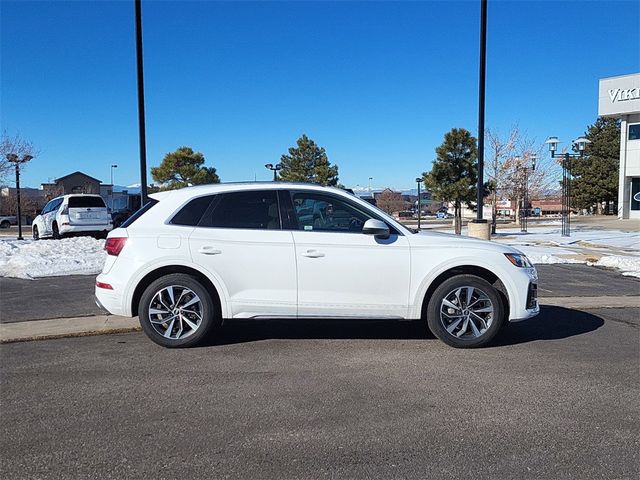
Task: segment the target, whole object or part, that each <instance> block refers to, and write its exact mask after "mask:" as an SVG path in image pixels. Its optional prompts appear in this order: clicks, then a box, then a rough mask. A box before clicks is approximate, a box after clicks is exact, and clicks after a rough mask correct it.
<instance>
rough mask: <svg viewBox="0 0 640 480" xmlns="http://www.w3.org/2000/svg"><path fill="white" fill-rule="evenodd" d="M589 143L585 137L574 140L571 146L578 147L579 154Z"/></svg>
mask: <svg viewBox="0 0 640 480" xmlns="http://www.w3.org/2000/svg"><path fill="white" fill-rule="evenodd" d="M589 143H591V140H589V139H588V138H585V137H580V138H576V139H575V140H574V141H573V144H574V145H576V146H577V147H578V151H579V152H580V153H583V152H584V149H585V147H586V146H587V144H589Z"/></svg>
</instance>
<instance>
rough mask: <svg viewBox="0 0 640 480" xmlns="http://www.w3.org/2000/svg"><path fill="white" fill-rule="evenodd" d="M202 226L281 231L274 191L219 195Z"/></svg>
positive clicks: (204, 218)
mask: <svg viewBox="0 0 640 480" xmlns="http://www.w3.org/2000/svg"><path fill="white" fill-rule="evenodd" d="M220 197H221V198H220V200H219V201H218V202H217V204H216V205H215V207H214V208H212V209H209V211H208V212H207V213H206V214H205V215H204V217H203V218H202V220H201V222H200V224H199V226H201V227H215V228H245V229H253V230H280V210H279V208H278V195H277V194H276V191H275V190H255V191H247V192H233V193H225V194H222V195H220Z"/></svg>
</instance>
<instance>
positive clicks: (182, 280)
mask: <svg viewBox="0 0 640 480" xmlns="http://www.w3.org/2000/svg"><path fill="white" fill-rule="evenodd" d="M151 197H152V200H151V201H150V202H149V203H147V204H146V205H145V206H144V207H143V208H142V209H141V210H139V211H138V212H137V213H136V214H134V216H132V217H131V218H130V219H129V220H128V221H127V222H125V223H124V224H123V225H122V227H121V228H117V229H115V230H113V231H112V232H111V233H110V234H109V236H108V238H107V241H106V244H105V249H106V251H107V253H108V256H107V261H106V264H105V266H104V269H103V271H102V273H101V274H100V275H99V276H98V277H97V279H96V299H97V302H98V304H99V305H100V306H102V307H104V308H106V309H107V310H108V311H109V312H111V313H113V314H115V315H124V316H129V317H130V316H136V315H138V316H139V319H140V324H141V326H142V328H143V330H144V332H145V333H146V334H147V335H148V336H149V338H151V340H153V341H154V342H156V343H158V344H160V345H164V346H166V347H178V346H189V345H194V344H197V343H198V342H200V341H201V340H202V339H203V338H204V337H205V336H206V335H207V334H209V333H210V332H211V331H212V329H213V328H214V327H216V326H218V325H219V324H220V323H221V322H222V321H223V319H224V320H227V319H239V318H299V319H304V318H339V319H354V318H368V319H398V320H404V319H421V320H425V319H426V321H427V323H428V326H429V328H430V329H431V331H432V332H433V333H434V334H435V335H436V336H438V337H439V338H440V339H441V340H442V341H444V342H445V343H447V344H449V345H451V346H454V347H478V346H481V345H485V344H487V343H488V342H490V341H491V340H492V339H493V338H494V337H495V335H496V334H497V333H498V331H499V330H500V327H502V325H503V324H504V323H505V322H506V321H517V320H523V319H526V318H530V317H533V316H535V315H536V314H537V313H538V311H539V307H538V303H537V298H536V297H537V278H538V277H537V273H536V270H535V268H534V267H533V266H532V265H531V264H530V263H529V260H528V259H527V258H526V257H525V256H524V255H523V254H522V253H521V252H519V251H518V250H515V249H513V248H510V247H507V246H504V245H499V244H496V243H492V242H488V241H481V240H476V239H471V238H467V237H460V236H455V235H448V234H444V233H437V232H430V231H423V232H420V233H414V232H413V231H411V230H409V229H407V228H406V227H404V226H403V225H401V224H400V223H398V222H397V221H396V220H394V219H393V218H392V217H390V216H388V215H387V214H385V213H384V212H382V211H380V210H378V209H377V208H375V207H373V206H372V205H371V204H369V203H367V202H365V201H363V200H360V199H359V198H357V197H355V196H354V195H351V194H349V193H347V192H345V191H342V190H339V189H336V188H325V187H319V186H316V185H309V184H295V183H284V182H272V183H269V184H261V183H246V184H219V185H203V186H197V187H189V188H184V189H181V190H174V191H169V192H161V193H156V194H154V195H152V196H151Z"/></svg>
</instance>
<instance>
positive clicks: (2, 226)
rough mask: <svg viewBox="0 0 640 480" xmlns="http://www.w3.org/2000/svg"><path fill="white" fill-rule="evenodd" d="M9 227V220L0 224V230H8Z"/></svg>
mask: <svg viewBox="0 0 640 480" xmlns="http://www.w3.org/2000/svg"><path fill="white" fill-rule="evenodd" d="M10 226H11V222H10V221H9V220H3V221H2V223H0V228H9V227H10Z"/></svg>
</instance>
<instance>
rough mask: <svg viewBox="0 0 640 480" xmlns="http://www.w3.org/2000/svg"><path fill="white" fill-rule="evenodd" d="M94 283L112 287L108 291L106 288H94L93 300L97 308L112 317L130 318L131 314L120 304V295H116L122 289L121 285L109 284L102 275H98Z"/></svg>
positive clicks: (121, 296)
mask: <svg viewBox="0 0 640 480" xmlns="http://www.w3.org/2000/svg"><path fill="white" fill-rule="evenodd" d="M96 282H102V283H108V284H109V285H112V287H113V290H109V289H106V288H99V287H97V286H96V287H95V294H94V300H95V302H96V305H98V307H100V308H102V309H104V310H106V311H108V312H109V313H111V314H112V315H119V316H121V317H130V316H131V312H130V311H127V309H126V308H125V306H124V305H123V303H122V300H123V295H122V293H118V292H119V290H120V289H122V288H123V286H122V285H114V284H113V283H109V280H108V279H106V278H104V275H102V274H100V275H98V278H96Z"/></svg>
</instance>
